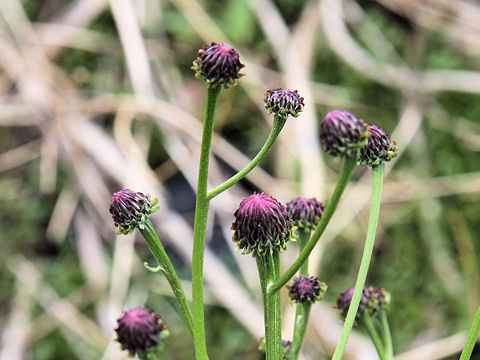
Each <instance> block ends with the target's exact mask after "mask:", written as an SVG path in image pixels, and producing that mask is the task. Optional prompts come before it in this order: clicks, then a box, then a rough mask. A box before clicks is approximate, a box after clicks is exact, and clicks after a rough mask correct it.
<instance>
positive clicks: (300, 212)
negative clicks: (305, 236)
mask: <svg viewBox="0 0 480 360" xmlns="http://www.w3.org/2000/svg"><path fill="white" fill-rule="evenodd" d="M286 207H287V211H288V213H289V214H290V218H291V219H292V220H293V223H294V225H295V226H296V227H297V228H299V229H302V230H303V231H310V230H312V229H314V228H315V226H317V224H318V222H319V221H320V219H321V218H322V216H323V212H324V211H325V207H324V206H323V204H322V203H321V202H320V201H318V200H317V199H315V198H311V199H308V198H304V197H298V198H295V199H293V200H292V201H289V202H288V203H287V205H286Z"/></svg>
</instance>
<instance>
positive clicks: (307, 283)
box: [288, 276, 327, 303]
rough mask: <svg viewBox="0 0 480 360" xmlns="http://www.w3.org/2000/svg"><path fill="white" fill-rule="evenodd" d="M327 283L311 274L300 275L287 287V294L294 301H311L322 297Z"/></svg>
mask: <svg viewBox="0 0 480 360" xmlns="http://www.w3.org/2000/svg"><path fill="white" fill-rule="evenodd" d="M326 291H327V284H325V283H323V282H320V281H318V279H317V278H316V277H313V276H300V277H298V278H296V279H294V280H293V283H292V285H290V286H289V287H288V296H290V299H291V300H292V301H293V302H296V303H313V302H315V301H318V300H321V299H323V296H324V295H325V292H326Z"/></svg>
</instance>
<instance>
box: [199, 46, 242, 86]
mask: <svg viewBox="0 0 480 360" xmlns="http://www.w3.org/2000/svg"><path fill="white" fill-rule="evenodd" d="M244 66H245V65H243V64H242V63H241V62H240V55H238V52H237V50H235V49H234V48H232V47H230V46H229V45H227V44H223V43H215V42H212V44H211V45H210V46H208V45H203V47H202V48H201V49H200V50H198V57H197V59H196V60H195V61H194V62H193V66H192V70H195V71H196V73H195V76H196V77H197V78H198V79H202V80H205V81H206V82H207V83H209V84H212V85H224V86H225V87H228V85H234V84H235V83H236V81H237V79H238V78H240V76H243V74H239V71H240V70H241V69H242V68H243V67H244Z"/></svg>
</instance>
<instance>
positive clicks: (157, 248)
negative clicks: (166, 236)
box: [140, 220, 193, 336]
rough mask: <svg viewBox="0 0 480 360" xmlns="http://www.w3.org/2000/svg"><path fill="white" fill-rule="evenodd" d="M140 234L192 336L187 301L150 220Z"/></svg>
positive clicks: (190, 313)
mask: <svg viewBox="0 0 480 360" xmlns="http://www.w3.org/2000/svg"><path fill="white" fill-rule="evenodd" d="M140 232H141V233H142V235H143V237H144V239H145V241H146V242H147V245H148V248H149V249H150V251H151V252H152V254H153V256H154V257H155V260H157V262H158V264H159V265H160V267H161V271H162V272H163V273H164V275H165V277H166V278H167V281H168V283H169V284H170V287H171V288H172V291H173V293H174V295H175V297H176V298H177V301H178V304H179V306H180V310H181V312H182V315H183V317H184V318H185V321H186V322H187V325H188V329H189V330H190V333H191V334H192V336H193V317H192V310H191V308H190V304H189V303H188V301H187V298H186V296H185V292H184V291H183V287H182V284H181V283H180V280H179V278H178V276H177V273H176V272H175V268H174V267H173V264H172V262H171V261H170V258H169V257H168V255H167V253H166V251H165V249H164V248H163V245H162V243H161V242H160V239H159V238H158V235H157V233H156V232H155V229H154V228H153V225H152V223H151V222H150V220H147V221H146V222H145V228H144V229H143V230H142V229H140Z"/></svg>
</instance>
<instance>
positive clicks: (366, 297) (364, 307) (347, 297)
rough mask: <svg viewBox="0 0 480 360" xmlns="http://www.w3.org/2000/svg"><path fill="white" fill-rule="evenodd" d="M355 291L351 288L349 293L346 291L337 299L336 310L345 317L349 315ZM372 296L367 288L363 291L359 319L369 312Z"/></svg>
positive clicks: (358, 313)
mask: <svg viewBox="0 0 480 360" xmlns="http://www.w3.org/2000/svg"><path fill="white" fill-rule="evenodd" d="M354 290H355V289H354V288H350V289H348V290H347V291H344V292H343V293H341V294H340V296H339V298H338V299H337V305H336V308H337V309H338V310H340V311H342V313H343V315H347V312H348V309H349V308H350V303H351V302H352V297H353V292H354ZM370 296H371V295H370V291H369V290H368V288H367V287H366V286H365V287H364V288H363V291H362V297H361V299H360V305H359V306H358V312H357V318H358V317H361V316H362V315H363V314H364V313H365V312H367V311H368V304H369V302H370V301H371V299H370Z"/></svg>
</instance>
